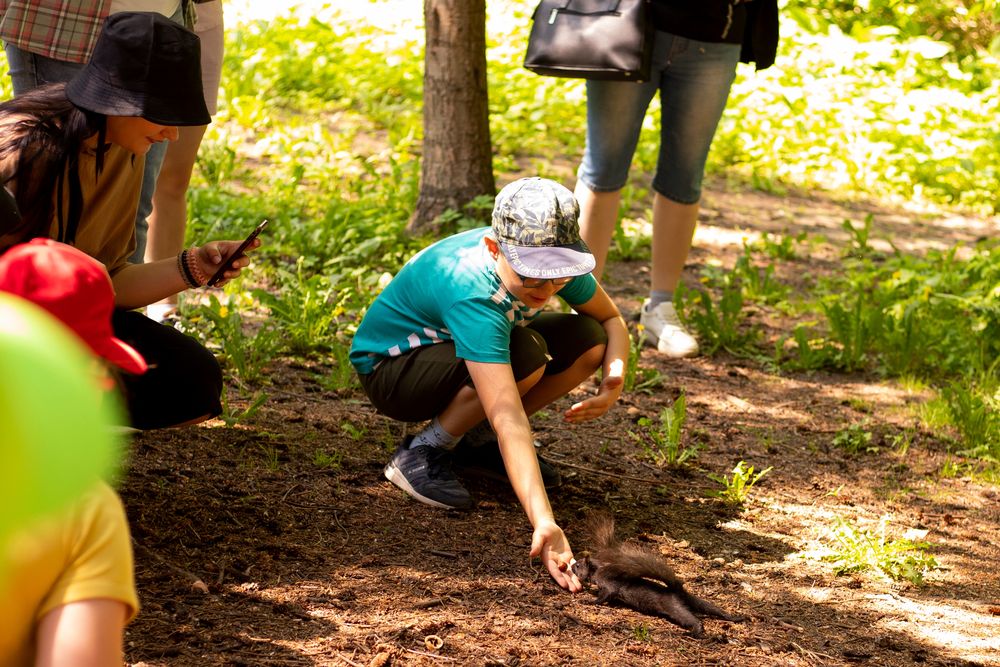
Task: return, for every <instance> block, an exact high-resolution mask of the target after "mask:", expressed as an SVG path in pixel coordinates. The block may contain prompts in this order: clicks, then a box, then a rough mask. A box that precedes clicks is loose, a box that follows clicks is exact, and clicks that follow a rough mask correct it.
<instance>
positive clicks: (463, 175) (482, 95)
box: [407, 0, 496, 234]
mask: <svg viewBox="0 0 1000 667" xmlns="http://www.w3.org/2000/svg"><path fill="white" fill-rule="evenodd" d="M424 24H425V29H424V30H425V41H426V45H425V48H424V52H425V54H424V114H423V118H424V140H423V154H422V159H421V165H420V195H419V197H418V199H417V205H416V209H415V210H414V212H413V216H412V217H411V218H410V221H409V224H408V225H407V231H408V232H410V233H411V234H421V233H426V232H431V231H437V229H436V225H435V221H436V220H437V219H438V217H439V216H440V215H441V214H442V213H444V212H445V211H447V210H449V209H450V210H456V211H461V210H462V208H463V206H465V205H466V204H467V203H469V202H470V201H471V200H472V199H474V198H475V197H477V196H479V195H484V194H485V195H490V196H492V195H493V194H495V193H496V182H495V181H494V180H493V159H492V157H493V156H492V144H491V142H490V126H489V103H488V97H487V89H486V1H485V0H424Z"/></svg>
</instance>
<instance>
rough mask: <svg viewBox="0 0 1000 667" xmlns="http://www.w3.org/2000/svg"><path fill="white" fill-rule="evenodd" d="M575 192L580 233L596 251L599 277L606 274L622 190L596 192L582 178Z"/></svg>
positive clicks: (596, 268)
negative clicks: (578, 211)
mask: <svg viewBox="0 0 1000 667" xmlns="http://www.w3.org/2000/svg"><path fill="white" fill-rule="evenodd" d="M573 194H574V196H575V197H576V200H577V201H578V202H579V203H580V236H582V237H583V240H584V242H585V243H586V244H587V245H588V246H590V251H591V252H592V253H594V259H596V260H597V265H596V266H595V267H594V277H595V278H597V279H598V280H600V279H601V276H602V275H604V266H605V263H606V262H607V259H608V248H610V247H611V238H612V236H614V233H615V226H616V225H617V224H618V203H619V202H620V201H621V196H622V193H621V190H615V191H614V192H595V191H593V190H591V189H590V188H588V187H587V186H586V185H584V184H583V182H582V181H577V183H576V190H575V191H574V192H573Z"/></svg>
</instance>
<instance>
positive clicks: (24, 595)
mask: <svg viewBox="0 0 1000 667" xmlns="http://www.w3.org/2000/svg"><path fill="white" fill-rule="evenodd" d="M0 549H2V553H0V619H2V622H0V667H21V666H22V665H31V664H33V663H34V654H35V627H36V626H37V624H38V622H39V621H40V620H41V619H42V617H44V616H45V614H47V613H48V612H50V611H52V610H53V609H55V608H56V607H60V606H62V605H64V604H68V603H71V602H80V601H82V600H93V599H108V598H110V599H112V600H120V601H121V602H123V603H125V604H126V605H127V606H128V608H129V617H128V618H129V620H132V618H134V617H135V615H136V613H137V612H138V611H139V600H138V597H137V596H136V590H135V577H134V573H133V567H132V544H131V542H130V539H129V530H128V522H127V521H126V519H125V508H124V507H123V506H122V502H121V499H119V497H118V495H117V494H116V493H115V492H114V491H113V490H112V489H111V487H110V486H108V485H107V484H105V483H104V482H101V483H99V484H98V485H97V486H96V487H94V489H93V490H91V491H90V492H88V493H87V494H86V495H85V496H84V497H82V498H81V499H80V500H78V501H77V502H76V503H74V504H73V505H72V507H70V508H69V509H68V510H65V511H63V512H61V513H60V514H59V515H58V516H55V517H51V518H47V519H45V520H44V521H41V522H39V523H38V524H36V525H34V526H33V527H32V528H31V530H27V531H21V532H20V533H18V534H16V535H15V536H14V537H13V538H11V539H10V540H9V541H8V543H7V544H6V545H0Z"/></svg>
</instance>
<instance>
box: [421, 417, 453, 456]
mask: <svg viewBox="0 0 1000 667" xmlns="http://www.w3.org/2000/svg"><path fill="white" fill-rule="evenodd" d="M457 442H458V438H456V437H455V436H453V435H452V434H451V433H448V431H446V430H444V428H443V427H442V426H441V422H439V421H438V418H437V417H435V418H434V420H433V421H432V422H431V423H430V424H429V425H428V426H427V428H425V429H424V430H423V431H421V432H420V433H418V434H417V435H416V436H415V437H414V438H413V440H412V442H410V449H413V448H414V447H420V446H426V447H442V448H444V449H453V448H454V447H455V443H457Z"/></svg>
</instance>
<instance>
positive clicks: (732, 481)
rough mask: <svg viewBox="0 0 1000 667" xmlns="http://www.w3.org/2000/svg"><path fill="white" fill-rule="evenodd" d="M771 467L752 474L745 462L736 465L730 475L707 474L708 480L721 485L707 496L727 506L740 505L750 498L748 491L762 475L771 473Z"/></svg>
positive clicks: (750, 468)
mask: <svg viewBox="0 0 1000 667" xmlns="http://www.w3.org/2000/svg"><path fill="white" fill-rule="evenodd" d="M772 469H773V466H768V467H767V468H764V469H763V470H761V471H760V472H756V473H755V472H754V467H753V466H751V465H747V464H746V462H745V461H740V462H739V463H737V464H736V465H735V466H734V467H733V469H732V471H731V472H732V474H731V475H715V474H711V473H710V474H709V475H708V478H709V479H711V480H712V481H713V482H717V483H718V484H721V485H722V488H721V489H713V490H711V491H709V492H708V495H709V496H711V497H713V498H721V499H722V500H723V501H724V502H725V503H726V504H727V505H742V504H744V503H745V502H746V501H747V498H749V497H750V489H752V488H753V486H754V484H756V483H757V482H759V481H760V480H761V478H762V477H764V475H766V474H767V473H769V472H771V470H772Z"/></svg>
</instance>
